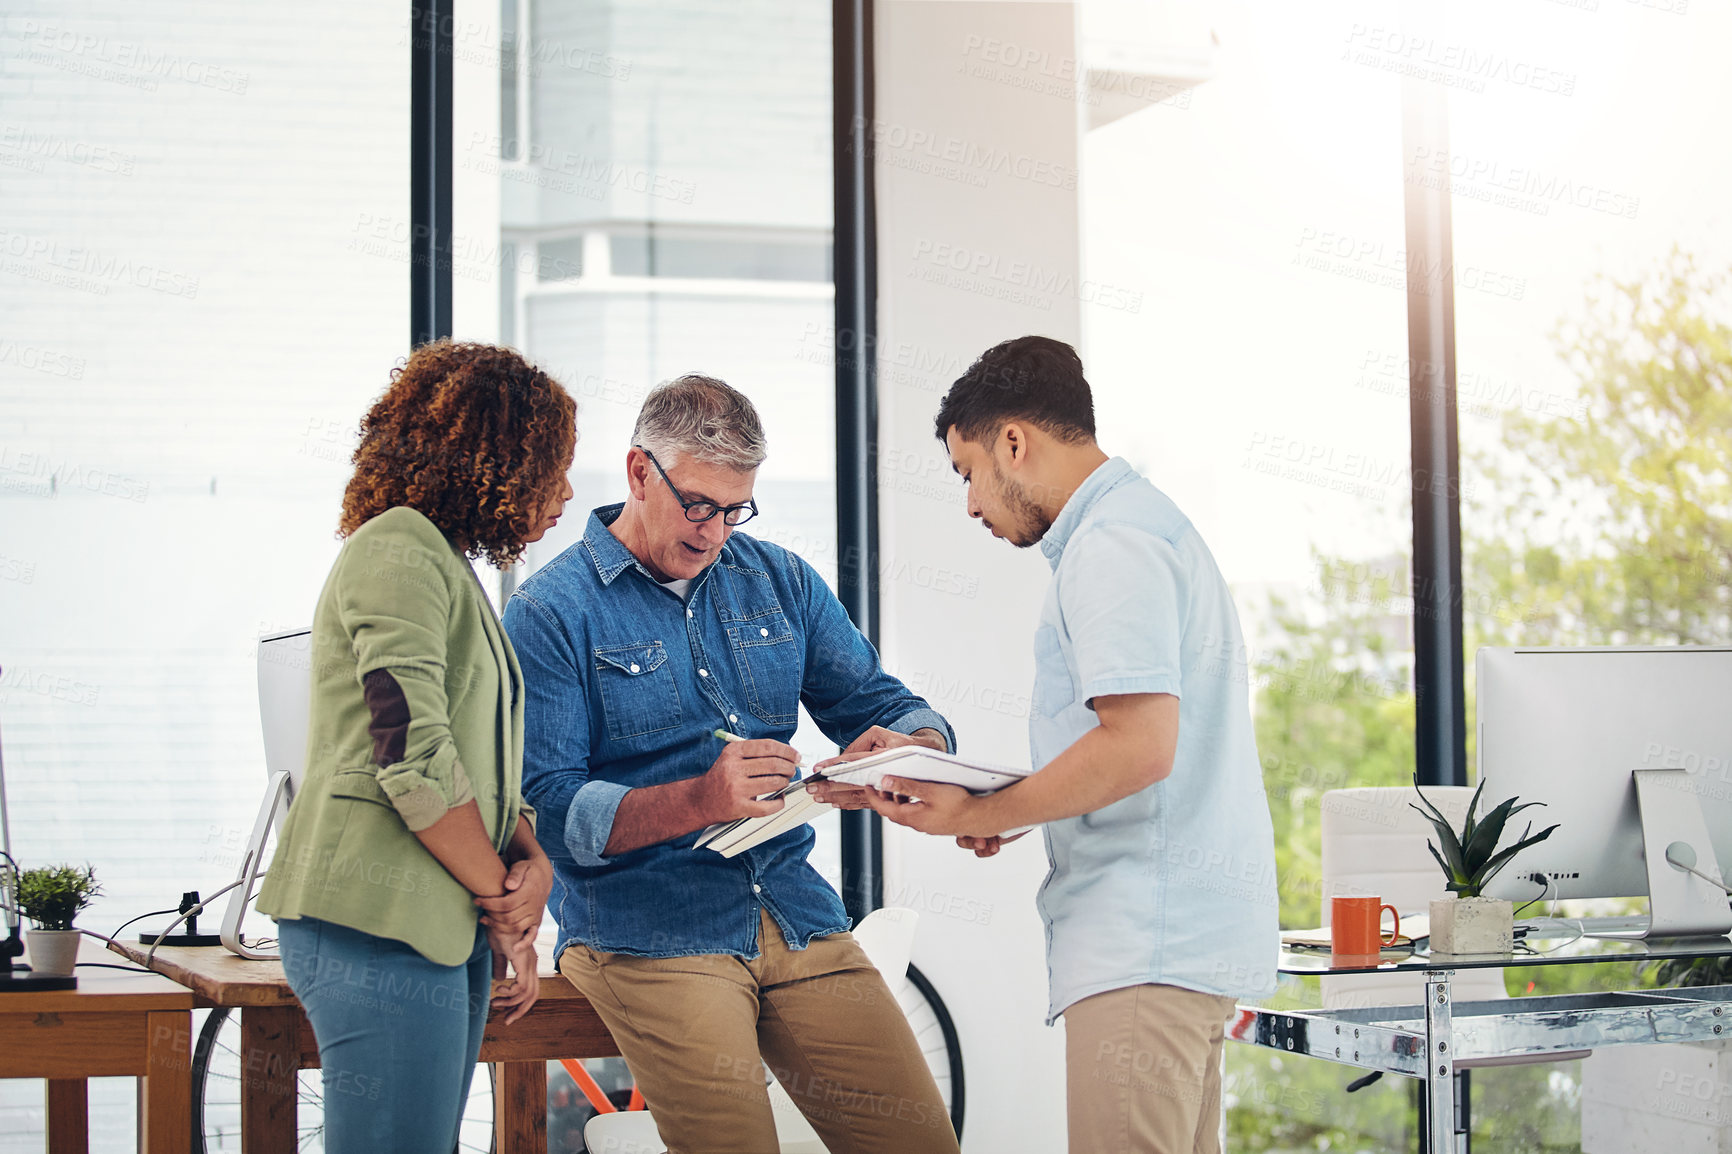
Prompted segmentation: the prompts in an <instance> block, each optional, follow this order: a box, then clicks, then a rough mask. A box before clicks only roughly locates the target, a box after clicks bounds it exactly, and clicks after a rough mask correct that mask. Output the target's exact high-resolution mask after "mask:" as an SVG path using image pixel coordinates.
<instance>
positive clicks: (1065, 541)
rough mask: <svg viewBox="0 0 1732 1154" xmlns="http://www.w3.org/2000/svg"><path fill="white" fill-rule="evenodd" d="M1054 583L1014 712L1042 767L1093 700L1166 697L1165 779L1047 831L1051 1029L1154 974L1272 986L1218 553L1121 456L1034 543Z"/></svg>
mask: <svg viewBox="0 0 1732 1154" xmlns="http://www.w3.org/2000/svg"><path fill="white" fill-rule="evenodd" d="M1040 548H1041V552H1043V553H1044V554H1046V558H1047V560H1048V561H1049V562H1051V564H1052V570H1053V577H1052V584H1051V586H1050V587H1049V588H1048V590H1047V595H1046V602H1045V605H1044V606H1043V607H1042V609H1041V615H1040V628H1039V630H1038V631H1037V632H1036V634H1035V642H1034V660H1035V686H1034V695H1033V701H1032V705H1033V708H1032V709H1031V710H1030V712H1029V725H1028V729H1029V744H1030V748H1031V755H1032V758H1033V764H1034V767H1035V768H1036V769H1039V768H1041V767H1042V766H1044V765H1046V764H1047V763H1048V762H1050V761H1052V760H1053V758H1055V757H1057V756H1058V755H1059V754H1061V753H1063V752H1064V751H1065V750H1066V749H1068V748H1070V747H1071V745H1073V744H1074V743H1075V742H1076V741H1077V740H1078V739H1079V738H1081V737H1082V736H1083V735H1084V734H1085V733H1087V732H1088V731H1089V730H1091V729H1093V728H1094V727H1095V726H1096V725H1097V724H1099V723H1098V722H1097V721H1096V719H1095V713H1094V699H1095V698H1096V697H1109V696H1113V695H1115V694H1129V693H1166V694H1171V695H1173V696H1175V697H1177V698H1178V699H1179V739H1178V747H1177V749H1176V750H1175V751H1174V754H1173V771H1172V773H1171V774H1169V775H1168V776H1167V777H1166V778H1165V779H1164V780H1162V781H1159V782H1156V783H1155V784H1154V785H1151V786H1149V787H1148V788H1146V789H1142V790H1139V791H1138V792H1136V793H1133V794H1131V795H1130V796H1129V797H1126V798H1121V799H1120V800H1119V801H1116V802H1114V803H1113V804H1111V805H1109V806H1106V807H1104V808H1102V809H1098V810H1095V811H1094V812H1093V813H1085V814H1083V815H1082V816H1081V817H1073V818H1067V819H1065V820H1063V821H1054V822H1048V823H1047V824H1046V826H1045V827H1044V828H1045V833H1046V848H1047V855H1048V857H1049V858H1050V860H1051V862H1052V871H1051V872H1050V873H1049V874H1048V875H1047V878H1046V881H1045V883H1043V884H1042V886H1041V889H1040V898H1039V903H1038V904H1039V906H1040V912H1041V916H1042V918H1043V919H1044V920H1045V922H1046V930H1047V964H1048V968H1049V970H1050V975H1051V983H1052V988H1051V999H1052V1000H1051V1004H1050V1005H1049V1007H1048V1010H1047V1021H1048V1022H1049V1023H1050V1022H1051V1021H1053V1020H1054V1019H1055V1018H1057V1017H1058V1015H1060V1014H1061V1013H1063V1012H1064V1010H1065V1009H1066V1008H1067V1007H1069V1006H1070V1005H1072V1004H1073V1003H1075V1002H1077V1001H1080V1000H1081V999H1083V998H1086V997H1088V996H1090V995H1091V994H1099V993H1105V992H1106V991H1108V990H1116V989H1122V988H1124V987H1126V986H1135V985H1141V984H1143V983H1145V982H1158V983H1164V984H1167V985H1174V986H1183V987H1185V988H1186V989H1191V990H1201V991H1203V992H1204V993H1210V994H1226V995H1230V996H1232V997H1236V998H1240V999H1256V998H1261V997H1266V996H1268V995H1269V994H1271V993H1273V992H1274V990H1275V962H1276V955H1277V953H1278V951H1279V948H1280V940H1279V939H1280V931H1279V929H1278V928H1277V920H1276V904H1277V903H1276V891H1275V835H1274V831H1273V828H1272V824H1271V822H1270V819H1269V802H1268V799H1267V798H1266V797H1265V796H1264V793H1263V769H1262V764H1261V762H1260V761H1259V760H1258V757H1257V742H1256V738H1255V736H1254V734H1253V732H1252V728H1251V703H1250V686H1249V684H1248V678H1247V677H1246V667H1245V665H1244V664H1243V662H1242V661H1238V662H1236V661H1235V660H1234V657H1235V656H1236V655H1239V654H1242V653H1243V652H1244V638H1243V636H1242V635H1241V633H1240V630H1239V615H1238V613H1237V611H1236V610H1235V609H1234V607H1233V597H1232V594H1231V593H1230V592H1229V591H1228V589H1227V583H1226V581H1225V580H1223V579H1222V577H1221V571H1220V570H1219V569H1218V568H1216V566H1215V559H1214V557H1213V556H1211V555H1210V553H1209V548H1208V546H1207V545H1205V544H1203V539H1202V538H1201V537H1200V536H1198V534H1197V530H1196V528H1195V527H1194V526H1193V525H1192V524H1191V522H1190V520H1189V519H1188V518H1186V516H1185V515H1184V514H1183V513H1181V512H1180V511H1179V509H1178V507H1177V506H1176V505H1174V504H1173V502H1172V501H1171V500H1169V499H1168V498H1167V496H1166V494H1164V493H1162V492H1161V491H1160V490H1159V489H1157V488H1155V487H1154V486H1153V485H1151V484H1149V482H1148V481H1146V480H1144V479H1143V478H1142V477H1141V476H1139V475H1138V474H1137V472H1136V470H1135V469H1133V468H1131V466H1130V465H1129V464H1128V463H1126V462H1125V461H1124V460H1122V459H1121V458H1118V457H1114V458H1113V459H1112V460H1110V461H1107V462H1106V463H1104V464H1102V465H1101V466H1100V467H1099V468H1097V469H1096V470H1095V471H1094V472H1093V473H1091V474H1089V478H1088V480H1087V481H1085V482H1083V484H1082V486H1081V487H1080V488H1078V489H1077V491H1076V492H1075V493H1073V494H1071V498H1070V500H1069V501H1067V502H1065V506H1064V510H1063V511H1062V512H1061V513H1060V514H1059V515H1058V518H1057V519H1056V520H1055V521H1054V522H1053V523H1052V528H1050V529H1048V530H1047V532H1046V536H1045V537H1043V538H1042V539H1041V543H1040Z"/></svg>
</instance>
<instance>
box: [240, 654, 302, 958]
mask: <svg viewBox="0 0 1732 1154" xmlns="http://www.w3.org/2000/svg"><path fill="white" fill-rule="evenodd" d="M312 654H313V650H312V630H310V629H293V630H290V631H288V632H286V633H274V634H271V635H270V636H268V637H261V638H259V728H260V731H261V734H262V736H263V737H264V743H265V796H264V800H263V801H261V802H260V803H259V813H258V817H257V818H256V819H255V820H254V822H253V831H252V834H251V835H250V836H249V837H248V838H247V848H246V852H245V853H244V854H242V855H241V867H240V876H239V877H237V878H236V879H235V887H234V889H233V890H232V891H231V896H230V898H229V904H228V909H227V911H226V912H225V913H224V914H223V922H222V933H221V937H222V943H223V945H225V946H227V947H228V948H229V949H231V950H233V951H234V952H235V953H237V954H239V955H240V956H241V957H243V958H255V959H259V960H266V959H272V958H274V957H275V955H274V954H269V953H264V952H262V951H261V950H260V949H259V948H258V943H257V942H254V943H248V942H247V940H246V939H245V938H243V937H242V936H241V923H242V922H243V921H244V920H245V918H246V915H247V911H248V909H250V908H251V907H252V903H253V892H254V887H255V883H256V882H257V881H258V879H259V878H260V877H262V876H263V874H264V855H265V845H266V842H267V841H268V840H269V839H270V835H271V833H272V832H273V831H275V832H276V834H277V835H278V836H281V835H282V832H283V821H284V818H285V817H286V816H287V815H288V812H289V803H290V802H291V801H293V800H294V798H295V793H296V791H297V790H299V789H300V787H301V779H302V778H303V777H304V776H305V775H306V771H307V719H308V714H309V712H310V711H311V709H312V702H313V660H312Z"/></svg>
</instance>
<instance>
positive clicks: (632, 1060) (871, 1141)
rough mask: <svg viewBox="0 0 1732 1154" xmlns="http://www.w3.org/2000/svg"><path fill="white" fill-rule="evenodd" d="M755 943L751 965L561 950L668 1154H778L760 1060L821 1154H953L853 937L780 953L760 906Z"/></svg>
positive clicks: (901, 1020)
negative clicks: (820, 1145) (813, 1134)
mask: <svg viewBox="0 0 1732 1154" xmlns="http://www.w3.org/2000/svg"><path fill="white" fill-rule="evenodd" d="M759 941H760V945H761V948H762V952H761V953H760V954H759V956H758V957H757V958H755V959H751V960H747V959H745V958H737V957H733V956H731V955H727V954H702V955H698V956H695V957H685V958H639V957H633V956H631V955H628V954H605V953H597V952H596V951H594V950H591V949H589V948H588V947H587V946H583V945H578V944H573V945H570V946H568V947H566V950H565V952H564V954H562V955H561V956H560V959H559V972H560V973H561V974H563V975H565V977H566V978H567V979H568V980H569V981H570V982H571V984H572V985H574V986H576V987H577V988H578V991H579V992H580V993H582V994H583V996H584V997H586V998H588V999H589V1002H590V1004H591V1005H593V1006H594V1007H595V1010H596V1013H598V1014H600V1015H601V1020H602V1021H603V1022H605V1023H606V1024H607V1028H608V1031H609V1032H610V1033H611V1034H612V1035H613V1040H614V1042H615V1043H616V1044H617V1045H618V1046H619V1048H620V1052H621V1053H622V1054H624V1055H625V1060H626V1064H627V1065H628V1066H630V1067H631V1072H632V1076H633V1077H634V1078H636V1079H637V1084H638V1088H639V1089H640V1090H642V1091H643V1096H644V1102H645V1104H646V1105H648V1106H649V1109H650V1113H651V1114H652V1115H653V1116H654V1117H655V1121H656V1128H657V1130H658V1131H659V1132H660V1134H661V1139H662V1141H663V1142H665V1143H666V1144H667V1147H668V1151H669V1154H776V1149H777V1144H776V1127H775V1122H774V1120H773V1118H772V1117H771V1112H770V1098H769V1093H768V1090H767V1088H766V1087H765V1084H764V1066H765V1065H766V1064H768V1066H769V1067H770V1069H771V1071H772V1072H773V1073H774V1074H775V1075H776V1078H777V1079H778V1080H779V1081H780V1082H781V1083H782V1086H783V1087H784V1088H785V1089H786V1090H787V1091H788V1095H789V1097H791V1098H792V1099H793V1100H794V1102H795V1104H796V1105H798V1106H799V1107H800V1111H801V1113H803V1114H804V1115H805V1116H806V1119H807V1120H808V1121H809V1122H811V1123H812V1128H813V1129H814V1130H816V1131H817V1132H818V1135H819V1137H821V1138H822V1139H823V1140H824V1144H825V1145H826V1146H828V1147H829V1149H830V1151H831V1154H957V1150H958V1148H957V1144H956V1135H955V1134H954V1133H953V1132H952V1131H951V1128H950V1116H949V1115H948V1114H947V1113H946V1112H945V1109H944V1102H943V1099H942V1098H941V1097H940V1096H939V1093H938V1084H937V1083H936V1082H934V1081H933V1078H932V1072H931V1070H930V1069H928V1067H927V1065H926V1059H925V1058H924V1057H923V1056H922V1055H921V1053H920V1049H919V1046H918V1045H917V1044H916V1043H915V1041H914V1033H913V1031H912V1030H910V1029H909V1028H908V1019H907V1018H905V1017H904V1016H903V1014H902V1010H901V1007H899V1006H898V1005H897V1004H896V999H895V997H894V996H892V994H891V993H890V988H889V987H888V986H887V985H885V983H884V979H883V977H882V976H881V975H880V974H879V973H878V971H877V969H875V968H874V967H873V965H872V963H871V962H870V961H869V960H868V959H867V957H866V954H865V951H863V950H861V948H860V947H859V945H858V944H856V943H855V941H854V938H853V936H852V935H850V934H834V935H832V936H830V937H827V938H814V939H813V941H812V944H811V945H810V946H808V947H807V948H806V949H804V950H790V949H789V948H788V946H787V943H786V942H785V941H783V939H782V931H781V929H780V927H778V926H777V925H776V923H775V920H774V919H772V918H771V917H770V915H769V913H768V912H765V913H764V914H763V919H762V922H761V924H760V928H759Z"/></svg>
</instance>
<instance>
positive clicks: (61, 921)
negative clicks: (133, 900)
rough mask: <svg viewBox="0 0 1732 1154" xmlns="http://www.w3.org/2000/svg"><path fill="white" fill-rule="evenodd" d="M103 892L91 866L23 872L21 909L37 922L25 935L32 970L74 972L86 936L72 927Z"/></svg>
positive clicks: (66, 866)
mask: <svg viewBox="0 0 1732 1154" xmlns="http://www.w3.org/2000/svg"><path fill="white" fill-rule="evenodd" d="M100 893H102V886H101V885H100V884H98V883H97V880H96V871H95V870H93V869H91V868H90V867H89V866H85V867H84V868H83V869H79V868H78V867H76V866H69V865H62V866H38V867H37V868H35V869H27V870H25V871H24V872H23V873H21V874H20V875H19V877H18V909H19V912H21V913H22V914H23V915H24V916H25V917H27V918H29V919H30V920H31V921H32V922H34V923H35V925H36V928H35V929H33V930H30V931H29V932H28V933H27V934H26V935H25V939H26V941H27V942H28V943H29V946H30V967H31V969H33V970H34V971H35V972H36V973H39V974H55V975H60V976H68V975H70V974H71V973H72V968H73V966H75V965H76V964H77V962H78V939H79V938H81V937H82V936H83V933H82V931H79V930H75V929H73V928H72V919H73V918H75V917H77V916H78V913H79V911H80V910H83V909H84V908H86V907H87V906H89V905H90V902H91V900H92V899H93V898H95V897H96V896H97V895H98V894H100Z"/></svg>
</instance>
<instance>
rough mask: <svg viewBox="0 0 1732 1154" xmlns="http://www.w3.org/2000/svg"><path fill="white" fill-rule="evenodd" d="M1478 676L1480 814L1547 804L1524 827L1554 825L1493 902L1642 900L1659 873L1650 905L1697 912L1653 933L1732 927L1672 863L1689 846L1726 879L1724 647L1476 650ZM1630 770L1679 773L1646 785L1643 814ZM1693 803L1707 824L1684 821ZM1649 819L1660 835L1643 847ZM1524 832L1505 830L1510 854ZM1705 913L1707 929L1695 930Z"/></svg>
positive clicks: (1730, 793)
mask: <svg viewBox="0 0 1732 1154" xmlns="http://www.w3.org/2000/svg"><path fill="white" fill-rule="evenodd" d="M1474 668H1475V672H1476V687H1475V701H1476V703H1477V708H1478V741H1477V749H1478V761H1479V777H1480V780H1481V781H1483V782H1484V783H1485V794H1484V797H1483V799H1482V802H1481V805H1482V812H1483V809H1484V808H1489V806H1491V805H1495V804H1496V803H1498V802H1500V801H1502V800H1504V799H1505V798H1508V797H1512V796H1515V797H1519V798H1520V799H1521V800H1522V801H1539V802H1544V803H1545V808H1544V809H1531V810H1527V811H1524V812H1523V813H1521V814H1520V815H1518V817H1517V819H1516V824H1517V825H1518V826H1526V824H1527V822H1528V820H1529V819H1532V820H1533V822H1534V824H1535V828H1543V827H1544V826H1547V825H1551V824H1552V823H1554V822H1556V823H1557V824H1558V828H1557V830H1556V831H1554V832H1553V833H1552V835H1551V837H1550V838H1548V839H1547V840H1546V841H1543V842H1541V843H1539V844H1538V845H1535V846H1531V847H1529V848H1528V849H1525V850H1523V851H1522V852H1521V853H1520V854H1518V855H1516V857H1515V858H1513V859H1511V861H1510V862H1509V864H1508V865H1506V866H1505V867H1504V869H1503V871H1502V872H1501V873H1499V874H1498V875H1497V877H1495V878H1494V879H1493V880H1492V882H1491V884H1490V885H1489V886H1488V887H1487V889H1486V893H1487V896H1489V897H1500V898H1509V899H1514V900H1521V901H1526V900H1528V899H1532V898H1535V897H1539V896H1541V895H1542V893H1545V894H1546V896H1550V897H1559V898H1611V897H1649V896H1651V895H1650V879H1651V877H1655V876H1658V877H1659V879H1660V884H1661V887H1662V889H1663V890H1664V891H1665V892H1664V893H1662V894H1660V895H1654V896H1657V897H1659V898H1661V899H1662V901H1663V902H1664V903H1665V904H1666V905H1667V908H1668V909H1671V908H1672V902H1673V899H1674V898H1677V899H1679V900H1686V899H1687V902H1688V903H1689V904H1691V905H1692V907H1693V909H1694V914H1693V915H1692V918H1693V921H1692V924H1691V925H1690V926H1686V927H1685V928H1682V929H1680V928H1678V927H1676V926H1664V927H1662V926H1660V925H1655V926H1654V927H1653V929H1654V932H1655V933H1660V932H1673V933H1724V932H1726V930H1727V929H1728V928H1732V911H1729V909H1728V905H1727V901H1726V896H1725V894H1724V893H1722V892H1719V891H1714V890H1713V889H1712V887H1711V885H1710V883H1709V882H1708V881H1707V880H1705V879H1702V878H1700V877H1698V876H1695V875H1691V874H1689V873H1688V872H1687V871H1684V870H1681V869H1678V868H1676V867H1675V866H1672V865H1670V864H1668V862H1667V860H1666V853H1667V850H1668V847H1673V846H1675V845H1676V843H1677V842H1678V841H1679V840H1683V841H1684V842H1686V843H1687V844H1689V845H1691V846H1693V848H1694V851H1695V854H1696V861H1697V863H1698V868H1700V869H1702V870H1703V871H1704V872H1706V873H1708V874H1709V875H1712V876H1716V877H1720V878H1724V876H1725V874H1724V873H1722V872H1721V871H1720V870H1718V869H1716V868H1715V865H1716V859H1717V860H1718V863H1719V864H1720V865H1721V866H1722V867H1724V866H1732V649H1718V648H1705V647H1695V646H1671V647H1642V648H1635V647H1632V648H1591V649H1499V648H1483V649H1481V650H1479V652H1478V654H1477V655H1476V657H1475V662H1474ZM1636 770H1672V771H1675V772H1673V773H1670V774H1652V775H1643V776H1644V779H1645V780H1644V781H1643V783H1642V788H1643V791H1644V792H1643V794H1642V800H1641V803H1640V805H1639V804H1638V797H1637V783H1636V778H1635V775H1634V773H1633V771H1636ZM1692 797H1693V799H1694V802H1695V804H1690V802H1691V799H1692ZM1697 805H1699V807H1700V820H1703V821H1705V823H1706V824H1705V828H1700V829H1696V828H1695V827H1694V825H1693V824H1692V820H1691V819H1693V818H1694V815H1695V813H1696V806H1697ZM1662 811H1666V814H1668V815H1669V816H1667V815H1663V814H1662ZM1644 814H1645V817H1646V820H1647V823H1648V825H1649V829H1650V831H1653V830H1656V829H1661V830H1663V831H1664V832H1663V833H1661V834H1660V835H1658V837H1655V836H1652V835H1651V836H1650V837H1648V838H1646V839H1645V838H1644V832H1643V825H1644ZM1680 822H1682V823H1683V824H1682V825H1680V824H1679V823H1680ZM1686 827H1688V828H1686ZM1680 830H1684V831H1685V832H1680ZM1519 832H1520V829H1519V828H1518V829H1514V830H1506V831H1505V842H1504V844H1510V843H1511V842H1513V841H1514V840H1515V838H1516V836H1517V835H1518V834H1519ZM1655 840H1658V841H1660V842H1661V844H1659V845H1647V844H1646V842H1648V841H1655ZM1697 843H1700V844H1697ZM1656 861H1657V862H1658V864H1659V868H1660V870H1661V871H1662V872H1661V873H1660V874H1659V875H1655V874H1653V873H1652V872H1651V871H1653V870H1654V869H1655V864H1656ZM1536 872H1537V873H1540V874H1543V875H1544V876H1545V877H1546V878H1547V879H1549V880H1550V883H1551V884H1550V887H1549V891H1548V890H1546V888H1545V887H1542V886H1541V885H1539V884H1537V883H1536V882H1535V881H1534V880H1533V875H1534V874H1535V873H1536ZM1674 875H1675V876H1674ZM1662 901H1657V902H1655V903H1654V909H1655V910H1656V911H1658V910H1659V909H1660V908H1661V904H1662ZM1703 917H1706V918H1708V919H1709V923H1711V924H1705V925H1700V926H1697V925H1695V924H1694V921H1700V919H1701V918H1703ZM1686 920H1692V919H1686ZM1716 927H1718V928H1716Z"/></svg>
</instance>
